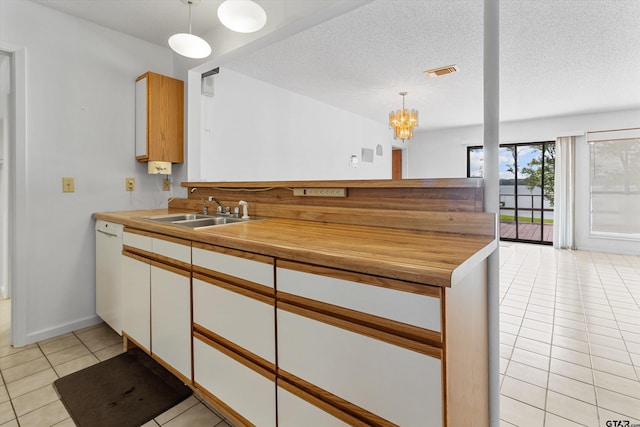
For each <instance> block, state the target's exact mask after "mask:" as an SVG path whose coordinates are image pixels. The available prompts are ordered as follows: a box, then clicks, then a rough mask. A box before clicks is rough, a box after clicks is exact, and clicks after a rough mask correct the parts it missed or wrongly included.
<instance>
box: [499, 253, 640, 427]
mask: <svg viewBox="0 0 640 427" xmlns="http://www.w3.org/2000/svg"><path fill="white" fill-rule="evenodd" d="M500 298H501V300H500V372H501V375H500V405H501V406H500V413H501V419H502V423H501V424H502V425H503V426H511V425H515V426H521V427H529V426H531V427H536V426H547V427H551V426H577V425H582V426H589V427H592V426H603V427H604V426H609V425H627V424H624V423H621V424H615V423H609V424H607V421H613V420H621V421H629V425H633V424H636V423H637V424H638V425H639V426H640V257H639V256H625V255H615V254H606V253H599V252H587V251H568V250H555V249H553V248H552V247H550V246H540V245H527V244H521V243H506V242H502V243H501V245H500Z"/></svg>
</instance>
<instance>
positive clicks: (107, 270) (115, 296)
mask: <svg viewBox="0 0 640 427" xmlns="http://www.w3.org/2000/svg"><path fill="white" fill-rule="evenodd" d="M122 229H123V226H122V224H116V223H113V222H108V221H103V220H97V221H96V314H97V315H98V316H100V317H101V318H102V320H104V321H105V322H107V324H108V325H109V326H111V327H112V328H113V330H114V331H116V332H117V333H118V334H120V335H122V279H123V277H122Z"/></svg>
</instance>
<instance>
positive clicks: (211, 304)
mask: <svg viewBox="0 0 640 427" xmlns="http://www.w3.org/2000/svg"><path fill="white" fill-rule="evenodd" d="M193 321H194V322H195V323H198V324H199V325H202V326H204V327H205V328H207V329H209V330H211V331H213V332H215V333H216V334H218V335H220V336H222V337H223V338H226V339H228V340H229V341H232V342H234V343H235V344H238V345H239V346H241V347H243V348H245V349H247V350H249V351H250V352H252V353H254V354H256V355H258V356H260V357H262V358H263V359H266V360H268V361H269V362H271V363H274V364H275V362H276V354H275V353H276V350H275V342H276V336H275V315H274V309H273V305H269V304H266V303H263V302H260V301H258V300H255V299H253V298H249V297H247V296H244V295H240V294H238V293H235V292H232V291H230V290H227V289H223V288H221V287H218V286H216V285H213V284H210V283H207V282H203V281H202V280H199V279H193Z"/></svg>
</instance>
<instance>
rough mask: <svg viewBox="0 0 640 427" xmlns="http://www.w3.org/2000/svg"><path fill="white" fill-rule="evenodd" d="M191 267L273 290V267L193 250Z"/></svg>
mask: <svg viewBox="0 0 640 427" xmlns="http://www.w3.org/2000/svg"><path fill="white" fill-rule="evenodd" d="M193 265H198V266H200V267H204V268H207V269H209V270H213V271H219V272H220V273H223V274H227V275H229V276H234V277H238V278H240V279H244V280H248V281H250V282H254V283H259V284H261V285H265V286H268V287H270V288H273V265H272V264H267V263H264V262H258V261H252V260H250V259H246V258H242V257H237V256H233V255H227V254H222V253H219V252H214V251H209V250H206V249H201V248H193Z"/></svg>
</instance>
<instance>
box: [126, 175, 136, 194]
mask: <svg viewBox="0 0 640 427" xmlns="http://www.w3.org/2000/svg"><path fill="white" fill-rule="evenodd" d="M135 189H136V179H135V178H126V179H125V190H126V191H133V190H135Z"/></svg>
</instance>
